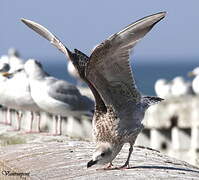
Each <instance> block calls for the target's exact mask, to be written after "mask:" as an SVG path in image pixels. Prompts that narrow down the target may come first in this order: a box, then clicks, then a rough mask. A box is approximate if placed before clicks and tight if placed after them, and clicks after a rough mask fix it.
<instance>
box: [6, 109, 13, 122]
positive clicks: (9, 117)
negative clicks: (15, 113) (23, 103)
mask: <svg viewBox="0 0 199 180" xmlns="http://www.w3.org/2000/svg"><path fill="white" fill-rule="evenodd" d="M6 111H7V112H6V116H7V117H6V121H7V122H6V123H7V125H12V118H11V112H10V109H9V108H7V110H6Z"/></svg>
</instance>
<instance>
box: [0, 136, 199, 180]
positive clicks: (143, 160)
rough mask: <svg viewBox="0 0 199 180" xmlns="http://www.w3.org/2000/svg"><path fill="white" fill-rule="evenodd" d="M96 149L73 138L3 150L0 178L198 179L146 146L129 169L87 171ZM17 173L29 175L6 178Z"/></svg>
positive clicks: (118, 161)
mask: <svg viewBox="0 0 199 180" xmlns="http://www.w3.org/2000/svg"><path fill="white" fill-rule="evenodd" d="M93 147H94V144H93V143H90V142H85V141H74V140H70V139H68V140H67V141H65V142H55V141H53V142H45V143H32V144H20V145H19V144H18V145H9V146H6V147H2V148H1V150H0V171H1V173H0V179H1V180H4V179H5V180H9V179H11V180H13V179H17V180H18V179H27V180H28V179H31V180H32V179H33V180H47V179H53V180H65V179H76V180H77V179H81V180H82V179H93V180H94V179H95V180H96V179H109V180H112V179H114V180H117V179H118V180H121V179H180V180H182V179H199V169H198V168H196V167H194V166H192V165H190V164H188V163H186V162H184V161H180V160H176V159H174V158H171V157H168V156H166V155H164V154H161V153H159V152H158V151H155V150H152V149H149V148H144V147H135V148H134V152H133V154H132V157H131V161H130V165H131V166H132V168H130V169H127V170H109V171H104V170H96V168H97V167H93V168H91V169H87V168H86V163H87V162H88V160H90V158H91V155H92V151H93ZM127 153H128V146H125V147H124V149H123V150H122V152H121V153H120V154H119V156H118V157H117V159H116V160H115V162H114V165H116V166H119V165H122V164H123V163H124V162H125V160H126V157H127ZM98 168H99V167H98ZM8 171H9V172H8ZM2 172H3V174H2ZM15 172H16V173H28V174H26V175H25V174H24V175H22V176H21V177H20V176H17V174H15V176H8V175H6V173H8V174H10V173H15ZM13 175H14V174H13ZM18 175H19V174H18ZM28 175H29V176H28Z"/></svg>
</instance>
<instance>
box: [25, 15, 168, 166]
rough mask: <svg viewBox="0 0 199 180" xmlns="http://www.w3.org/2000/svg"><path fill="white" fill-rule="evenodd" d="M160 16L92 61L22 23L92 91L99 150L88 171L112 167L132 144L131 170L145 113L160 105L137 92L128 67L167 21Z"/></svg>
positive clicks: (105, 46) (99, 49) (122, 35)
mask: <svg viewBox="0 0 199 180" xmlns="http://www.w3.org/2000/svg"><path fill="white" fill-rule="evenodd" d="M165 14H166V13H165V12H161V13H157V14H154V15H151V16H148V17H145V18H143V19H140V20H138V21H136V22H135V23H132V24H130V25H129V26H127V27H126V28H124V29H123V30H122V31H120V32H118V33H116V34H114V35H112V36H110V37H109V38H108V39H106V40H105V41H103V42H102V43H101V44H99V45H98V46H96V47H95V49H94V50H93V52H92V54H91V56H90V57H88V56H86V55H85V54H84V53H82V52H80V51H78V50H76V49H75V52H74V53H73V52H71V51H69V50H68V49H67V48H66V47H65V46H64V45H63V44H62V43H61V41H60V40H59V39H58V38H57V37H56V36H54V35H53V34H52V33H51V32H50V31H48V30H47V29H46V28H44V27H43V26H41V25H39V24H37V23H35V22H32V21H29V20H25V19H22V21H23V22H24V23H25V24H26V25H28V26H29V27H30V28H32V29H33V30H34V31H36V32H37V33H39V34H40V35H42V36H43V37H44V38H46V39H47V40H49V41H50V42H51V43H52V44H53V45H54V46H56V47H57V48H58V49H59V50H61V51H62V52H63V53H64V54H65V55H66V56H67V57H68V58H69V59H70V60H71V61H72V62H73V64H74V66H75V67H76V69H77V70H78V72H79V75H80V77H81V78H82V79H83V80H84V81H85V82H86V83H87V84H88V86H89V87H90V89H91V90H92V92H93V94H94V97H95V101H96V106H95V113H94V117H93V135H94V138H95V141H96V149H95V152H94V153H93V158H92V160H91V161H89V162H88V164H87V167H90V166H92V165H94V164H106V163H109V166H108V167H109V168H110V167H111V166H112V161H113V160H114V158H115V157H116V156H117V154H118V153H119V152H120V150H121V149H122V147H123V145H124V144H125V143H129V144H130V149H129V154H128V158H127V161H126V162H125V164H124V165H123V166H122V167H128V166H129V159H130V156H131V153H132V151H133V145H134V142H135V140H136V138H137V136H138V134H139V133H140V131H141V130H142V128H143V125H142V123H141V122H142V119H143V118H144V114H145V111H146V109H147V108H148V107H149V106H150V105H152V104H155V103H157V102H159V101H161V100H162V99H161V98H158V97H150V96H146V97H143V96H142V95H141V93H140V92H139V91H138V89H137V87H136V84H135V80H134V78H133V73H132V70H131V66H130V63H129V56H130V52H131V51H132V48H133V47H134V46H135V45H136V43H137V42H138V41H139V40H140V39H141V38H142V37H144V35H145V34H147V32H149V31H150V30H151V29H152V27H153V26H154V25H155V24H156V23H157V22H159V21H160V20H161V19H163V18H164V17H165Z"/></svg>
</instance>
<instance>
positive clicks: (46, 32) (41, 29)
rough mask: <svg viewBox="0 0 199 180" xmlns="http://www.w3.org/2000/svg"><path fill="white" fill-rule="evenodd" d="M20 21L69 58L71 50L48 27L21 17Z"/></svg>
mask: <svg viewBox="0 0 199 180" xmlns="http://www.w3.org/2000/svg"><path fill="white" fill-rule="evenodd" d="M21 21H22V22H23V23H24V24H26V25H27V26H28V27H29V28H31V29H32V30H34V31H35V32H37V33H38V34H39V35H41V36H42V37H44V38H45V39H47V40H48V41H50V43H51V44H52V45H54V46H55V47H56V48H58V49H59V50H60V51H61V52H62V53H64V54H65V55H66V56H67V58H68V59H70V56H71V52H70V51H69V50H68V49H67V48H66V47H65V46H64V44H63V43H62V42H61V41H60V40H59V39H58V38H57V37H56V36H55V35H54V34H53V33H51V32H50V31H49V30H48V29H46V28H45V27H44V26H42V25H40V24H38V23H36V22H34V21H30V20H28V19H24V18H22V19H21Z"/></svg>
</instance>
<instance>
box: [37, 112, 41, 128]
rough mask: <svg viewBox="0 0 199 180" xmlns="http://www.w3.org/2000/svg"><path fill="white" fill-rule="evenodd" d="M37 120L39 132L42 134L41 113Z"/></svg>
mask: <svg viewBox="0 0 199 180" xmlns="http://www.w3.org/2000/svg"><path fill="white" fill-rule="evenodd" d="M37 119H38V123H37V129H38V132H41V128H40V124H41V115H40V113H38V114H37Z"/></svg>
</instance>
